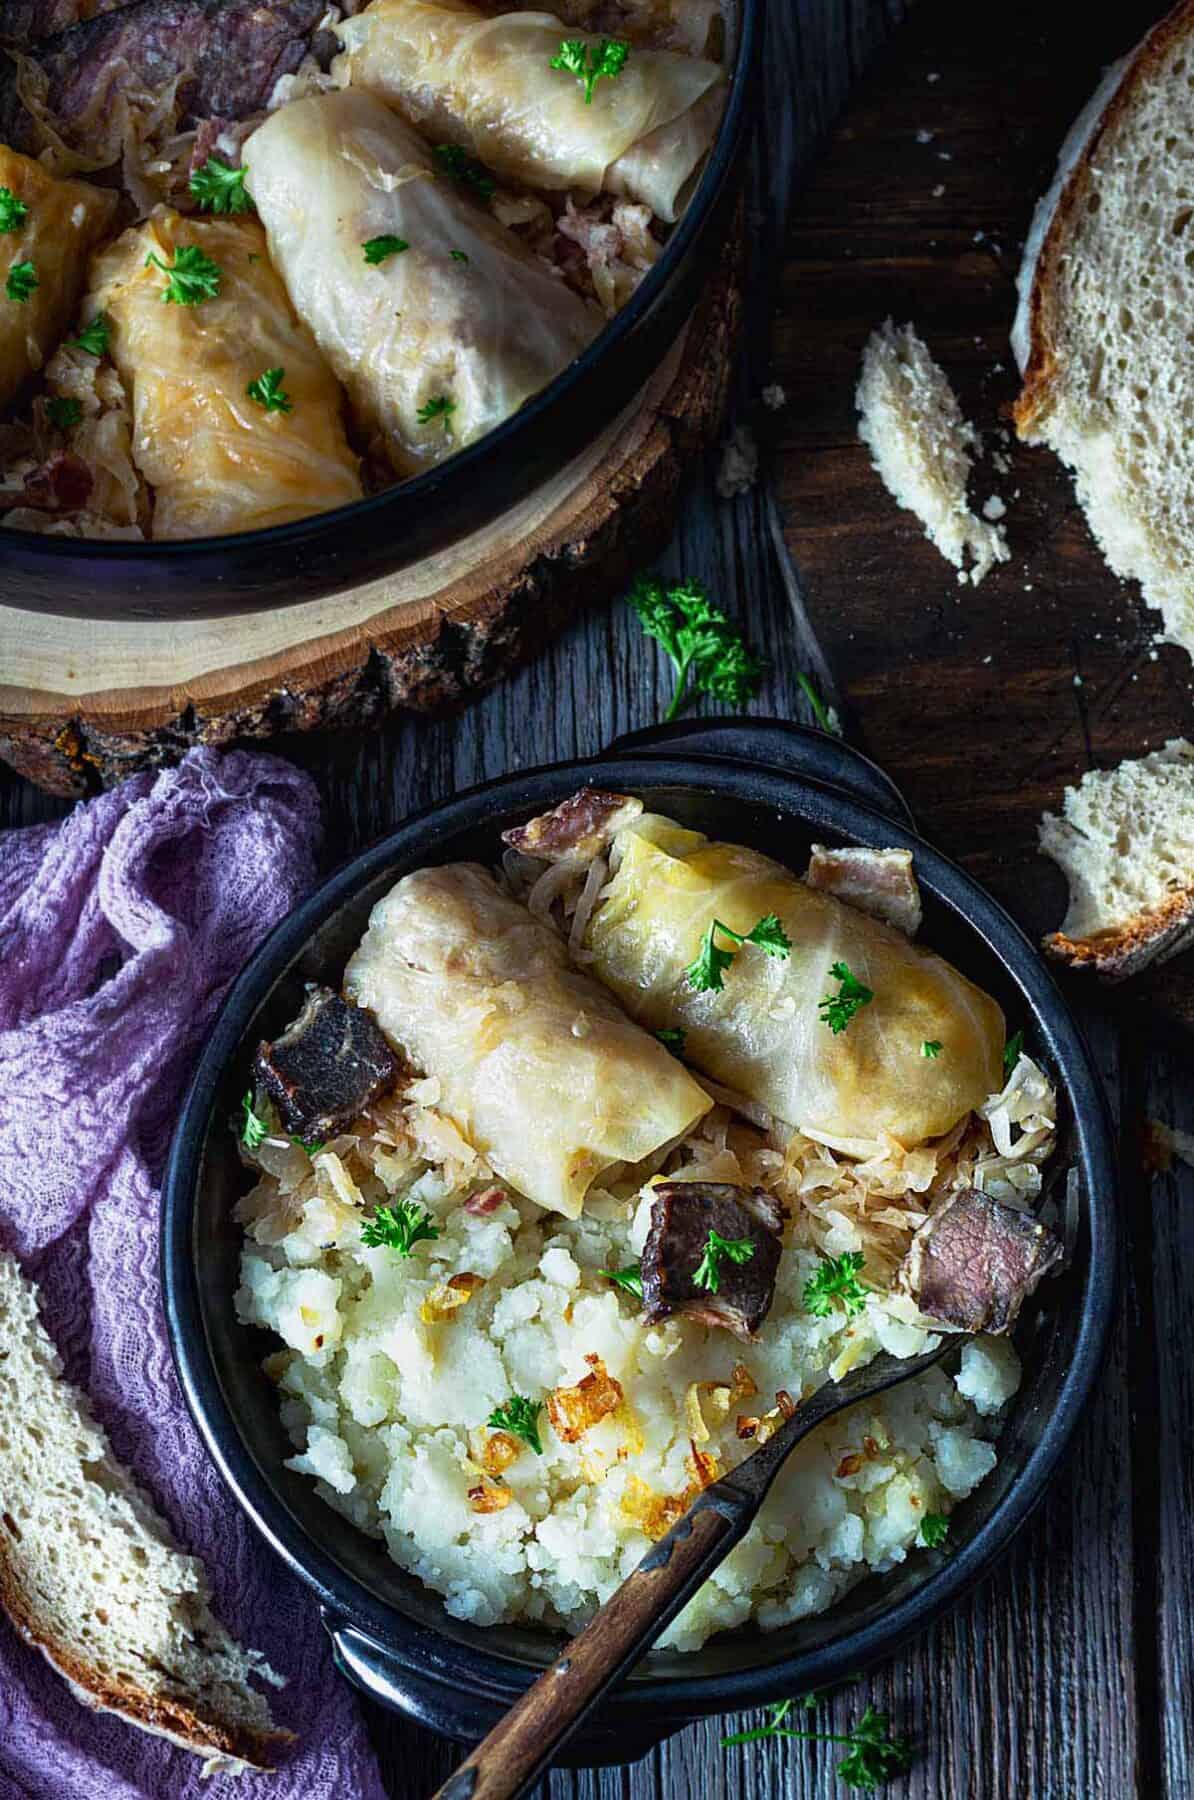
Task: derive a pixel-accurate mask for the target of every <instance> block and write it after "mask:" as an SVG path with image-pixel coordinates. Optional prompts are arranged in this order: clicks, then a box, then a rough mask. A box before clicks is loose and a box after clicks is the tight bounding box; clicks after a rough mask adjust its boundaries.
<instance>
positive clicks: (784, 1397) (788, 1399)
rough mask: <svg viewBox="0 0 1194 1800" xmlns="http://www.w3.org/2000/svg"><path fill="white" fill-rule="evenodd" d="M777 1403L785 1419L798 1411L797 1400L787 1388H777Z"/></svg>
mask: <svg viewBox="0 0 1194 1800" xmlns="http://www.w3.org/2000/svg"><path fill="white" fill-rule="evenodd" d="M775 1404H776V1405H777V1406H778V1407H779V1410H780V1412H781V1413H782V1414H783V1415H784V1418H785V1419H790V1418H791V1417H792V1414H793V1413H794V1412H795V1411H796V1402H795V1401H794V1400H793V1398H792V1396H791V1394H789V1392H788V1390H787V1388H778V1389H777V1390H776V1395H775Z"/></svg>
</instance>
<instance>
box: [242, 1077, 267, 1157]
mask: <svg viewBox="0 0 1194 1800" xmlns="http://www.w3.org/2000/svg"><path fill="white" fill-rule="evenodd" d="M240 1104H241V1110H242V1112H243V1113H244V1118H243V1120H242V1121H241V1128H240V1141H241V1143H242V1144H243V1145H244V1147H245V1149H246V1150H256V1149H257V1148H258V1146H259V1145H260V1144H261V1143H262V1142H263V1141H264V1140H265V1139H266V1138H267V1137H268V1136H269V1126H268V1125H267V1124H266V1122H265V1120H264V1119H263V1118H261V1116H260V1115H259V1114H258V1113H255V1112H254V1111H253V1090H252V1088H250V1089H249V1091H248V1093H247V1094H246V1095H245V1097H244V1099H243V1100H242V1101H241V1103H240Z"/></svg>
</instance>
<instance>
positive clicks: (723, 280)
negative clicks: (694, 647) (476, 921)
mask: <svg viewBox="0 0 1194 1800" xmlns="http://www.w3.org/2000/svg"><path fill="white" fill-rule="evenodd" d="M741 262H742V234H741V233H740V232H736V233H735V234H734V235H733V237H732V239H731V241H730V243H728V244H727V246H726V249H725V252H724V254H723V258H722V262H721V266H720V267H719V269H718V271H717V273H716V275H715V277H714V278H713V279H712V280H711V281H710V283H709V285H708V287H707V288H706V290H705V293H704V295H703V297H702V299H701V302H700V304H699V306H698V308H697V311H696V313H695V314H694V315H693V318H692V319H691V321H690V322H689V325H688V326H687V328H686V330H685V332H684V333H683V335H682V337H681V339H680V341H679V342H678V343H677V344H676V345H675V346H674V348H673V349H672V351H671V352H670V354H669V355H668V356H667V357H666V358H665V360H664V361H663V362H662V363H661V364H660V367H659V368H658V370H657V371H656V373H655V374H654V376H653V377H652V378H651V380H650V381H649V382H648V384H647V386H646V387H645V388H644V389H643V391H642V393H641V394H640V395H639V396H638V398H637V399H636V400H635V401H634V402H633V404H632V405H631V406H629V407H628V408H627V409H626V410H625V411H624V412H623V413H622V415H621V416H620V417H619V418H618V419H617V420H616V421H615V422H614V424H613V425H611V426H610V427H609V428H608V430H606V431H605V432H604V433H603V434H602V435H601V437H600V438H598V439H597V441H596V442H595V443H593V444H592V445H591V446H589V448H588V449H587V450H585V451H584V452H583V453H582V454H581V455H580V456H578V457H576V458H575V459H574V460H573V461H572V462H571V463H569V464H567V465H566V466H565V467H563V468H562V469H561V470H560V471H559V472H558V474H557V475H556V476H555V477H554V478H553V479H552V480H551V481H550V482H548V483H547V484H546V485H545V486H543V487H542V488H540V489H538V490H537V491H536V492H535V493H533V494H532V495H531V496H530V497H529V498H528V499H527V500H525V501H523V502H522V504H521V505H519V506H517V507H516V508H514V509H513V510H512V511H511V512H508V513H506V514H504V515H503V516H502V517H501V518H500V519H498V520H496V521H495V522H494V523H492V524H490V525H488V526H486V527H485V528H484V529H483V530H481V531H477V532H474V533H473V534H471V535H470V536H469V537H467V538H464V539H462V540H461V541H460V542H459V543H457V544H454V545H452V546H451V547H450V548H449V549H448V550H445V551H443V552H441V553H440V554H438V555H436V556H433V557H429V558H427V559H425V560H424V561H422V562H420V563H419V564H417V565H416V566H415V567H413V568H411V569H406V570H403V571H402V572H401V573H399V574H397V575H394V576H391V577H388V578H387V579H385V580H382V581H376V582H372V583H369V584H368V585H367V586H364V587H361V588H357V589H353V590H350V591H348V592H345V593H340V594H335V595H332V596H330V597H328V598H327V599H325V600H318V601H307V602H304V603H302V604H299V605H295V606H291V607H284V608H281V609H276V610H273V611H269V612H260V613H247V614H243V613H242V614H238V615H236V616H233V617H229V618H214V619H203V620H193V621H192V620H187V621H179V620H176V619H171V618H170V617H169V616H165V615H164V616H163V617H162V618H161V619H159V620H149V621H131V622H127V623H126V622H113V621H110V620H100V621H91V620H86V619H70V618H60V617H56V616H53V615H49V614H44V613H33V612H26V611H22V610H21V609H20V608H17V607H12V606H0V756H3V757H4V758H5V759H6V760H7V761H8V762H10V763H11V764H12V766H13V767H14V768H15V769H17V770H19V772H20V773H21V774H23V775H27V776H28V777H29V778H30V779H31V780H32V781H35V782H37V783H38V784H39V786H41V787H44V788H46V789H48V790H49V791H50V792H51V793H56V794H66V795H82V794H86V793H89V792H93V791H95V790H96V789H97V788H100V787H107V786H109V785H111V784H112V783H113V782H115V781H119V780H121V779H122V778H123V777H124V776H126V775H129V774H131V773H133V772H134V771H136V770H138V769H144V768H153V767H157V766H160V765H161V764H163V763H166V762H170V761H173V760H175V759H176V758H177V757H178V756H179V755H180V754H181V752H182V751H183V750H185V749H186V748H188V747H189V746H190V745H192V744H220V743H226V742H228V741H229V740H230V739H232V738H246V737H247V738H264V737H271V736H273V735H275V734H277V733H279V732H290V731H311V730H315V729H319V728H334V729H340V730H345V729H354V728H358V727H360V726H363V725H368V724H371V723H372V722H373V721H374V720H376V719H378V718H379V717H381V716H382V715H384V714H385V713H387V712H390V711H392V710H394V709H396V708H399V707H406V708H412V709H415V710H419V711H431V710H434V709H437V708H441V707H443V706H445V705H447V704H449V703H451V702H453V701H456V700H459V699H460V698H462V697H463V696H464V695H465V694H467V693H468V692H469V691H471V690H473V689H476V688H479V687H482V686H485V685H487V684H488V683H490V682H492V681H494V680H496V679H497V678H498V677H499V676H501V675H503V674H505V673H506V672H507V671H508V670H509V669H510V668H511V667H512V666H513V665H514V664H515V663H516V662H517V661H518V660H520V659H521V658H522V657H524V656H525V655H527V654H528V653H529V652H530V651H531V650H532V649H534V648H536V647H538V646H539V645H540V644H542V643H543V642H544V641H545V639H546V637H547V636H548V634H549V633H550V632H552V631H554V630H555V629H557V628H558V627H559V626H560V625H561V624H562V623H563V621H564V620H565V619H567V618H568V617H570V616H571V615H573V614H574V613H576V612H577V611H578V610H579V609H580V608H582V607H584V606H586V605H588V604H590V603H591V602H593V601H595V600H598V599H605V598H608V597H609V596H610V595H611V594H612V593H614V592H616V591H617V590H618V589H619V588H620V587H623V586H625V584H626V582H627V580H628V579H629V577H630V576H631V575H632V574H633V573H634V571H635V570H636V569H638V568H640V567H641V566H642V564H643V563H644V562H645V561H649V560H650V559H651V558H653V557H654V556H655V555H657V553H658V552H659V550H660V549H661V548H662V547H663V545H664V544H665V543H666V542H667V539H668V537H669V536H670V534H671V531H672V528H673V524H674V521H675V509H676V503H677V496H678V493H679V491H680V487H681V483H682V478H683V476H684V474H685V471H686V469H687V467H688V466H689V465H690V464H691V463H692V462H693V461H694V459H695V458H696V457H697V456H698V455H699V454H700V453H701V452H702V451H703V450H704V449H705V448H707V446H708V445H709V444H710V443H711V442H712V440H713V439H714V437H715V436H716V433H717V429H718V425H719V422H720V419H721V416H722V412H723V410H724V405H725V399H726V392H727V386H728V380H729V368H730V361H731V355H732V350H733V345H734V341H735V337H736V334H737V328H738V318H739V312H740V305H741V292H742V272H741Z"/></svg>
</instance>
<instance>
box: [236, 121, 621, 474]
mask: <svg viewBox="0 0 1194 1800" xmlns="http://www.w3.org/2000/svg"><path fill="white" fill-rule="evenodd" d="M245 161H246V163H247V164H248V166H249V178H248V186H249V188H250V190H251V191H252V195H253V199H254V200H255V202H256V204H257V210H258V212H259V213H260V214H261V218H262V220H263V222H264V224H265V228H266V231H267V232H268V234H269V241H270V249H271V251H272V253H273V258H274V261H275V263H276V264H277V266H278V268H279V269H280V270H281V272H282V276H283V279H284V280H285V282H286V285H287V287H288V288H289V290H290V295H291V298H292V300H293V301H294V304H295V305H296V306H297V308H298V310H299V312H300V313H301V314H302V315H303V317H304V318H305V319H306V320H307V322H308V324H309V325H310V326H311V329H312V330H313V331H314V333H315V336H316V338H317V340H318V342H319V344H320V346H321V347H322V349H323V351H324V354H325V355H326V356H327V358H328V360H329V361H330V362H331V364H332V367H333V368H334V369H335V371H336V373H337V374H338V375H339V377H340V379H341V381H342V382H343V383H344V385H345V387H346V388H347V389H348V392H349V395H350V397H351V400H352V404H353V407H354V409H355V412H356V415H357V417H358V419H359V420H360V421H361V423H362V425H363V426H364V427H366V428H367V429H368V430H370V431H372V432H377V433H379V434H380V435H381V438H382V440H383V442H384V445H385V448H386V450H387V452H388V454H389V458H390V461H391V462H392V464H393V466H394V468H395V469H396V470H397V472H398V474H399V475H410V474H414V473H415V472H416V471H417V470H418V469H420V468H422V467H426V466H427V465H428V464H431V463H437V462H442V461H443V460H444V458H445V457H448V456H450V455H451V454H452V452H453V451H454V450H456V449H458V448H460V446H461V445H463V444H468V443H471V442H472V441H473V440H474V439H475V438H479V437H483V436H484V435H485V433H486V432H487V431H491V430H492V429H493V427H494V426H495V425H498V424H500V423H501V421H502V420H503V419H505V418H508V417H509V415H510V414H511V413H512V412H516V411H517V410H518V408H519V407H520V406H521V405H522V403H523V401H524V400H528V399H529V398H530V397H531V395H532V394H534V393H537V392H538V390H539V389H540V388H542V387H545V386H546V385H547V383H548V382H549V381H551V380H552V378H553V377H554V376H556V375H558V374H559V372H560V370H561V369H563V368H565V367H566V365H567V364H568V363H570V362H571V361H572V360H573V359H574V358H575V357H576V356H577V355H578V354H579V353H580V351H581V350H583V349H584V347H585V345H586V344H587V343H588V342H589V341H590V339H591V338H593V337H595V336H596V335H597V332H598V331H600V329H601V327H602V326H603V324H604V323H605V321H604V319H603V318H602V316H601V314H600V312H599V311H598V310H597V308H596V307H591V306H589V305H587V304H586V303H585V302H584V301H583V300H581V299H580V298H579V297H578V296H577V295H576V294H574V293H573V292H572V290H571V289H570V288H568V287H566V286H565V285H564V283H563V282H562V281H561V280H560V279H559V278H558V277H557V276H555V275H553V274H552V273H551V271H550V269H549V268H548V267H547V265H546V263H544V262H542V261H540V259H539V258H538V257H535V256H532V255H531V253H530V252H529V251H528V250H526V249H524V248H523V246H522V244H520V243H519V241H518V239H517V238H516V237H515V236H514V234H513V232H511V231H508V230H507V229H506V227H505V226H504V225H499V224H498V222H497V220H496V219H492V218H491V217H490V216H489V214H488V213H487V212H485V211H484V209H483V208H481V207H480V206H478V205H477V204H476V203H475V202H474V201H472V200H471V199H469V198H468V197H467V196H465V195H463V194H462V193H461V192H460V191H459V189H458V188H457V187H456V185H455V183H454V182H453V181H452V180H451V179H450V178H449V177H448V176H447V175H446V174H444V172H443V171H437V170H436V169H435V168H434V166H433V162H432V155H431V152H430V150H429V149H428V147H427V145H426V144H424V143H423V142H422V141H421V140H420V138H419V137H418V136H417V135H416V134H415V132H413V131H412V130H411V129H410V127H409V126H408V125H406V124H404V123H403V121H402V120H401V119H400V118H398V117H397V115H396V114H395V113H392V112H391V111H390V110H389V109H388V107H385V106H383V105H382V103H381V101H380V100H375V99H374V98H373V97H372V96H371V95H369V94H362V93H352V92H344V93H336V94H322V95H318V96H315V97H313V98H311V99H307V100H296V101H294V102H293V103H292V104H291V105H289V106H283V107H280V108H279V110H278V111H277V112H276V113H274V114H273V115H272V116H271V117H270V118H269V119H267V121H266V122H265V124H264V125H262V126H260V127H259V128H258V130H257V131H255V132H254V133H253V136H252V137H251V138H250V139H249V141H248V143H247V145H246V146H245Z"/></svg>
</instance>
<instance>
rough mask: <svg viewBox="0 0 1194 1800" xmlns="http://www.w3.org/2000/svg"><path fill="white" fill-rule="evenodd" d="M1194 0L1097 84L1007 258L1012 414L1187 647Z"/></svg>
mask: <svg viewBox="0 0 1194 1800" xmlns="http://www.w3.org/2000/svg"><path fill="white" fill-rule="evenodd" d="M1192 316H1194V0H1182V4H1180V5H1179V6H1176V7H1175V8H1174V10H1173V11H1172V12H1171V13H1170V14H1169V15H1168V17H1167V18H1165V19H1162V20H1161V22H1160V23H1159V24H1158V25H1156V26H1154V28H1153V29H1152V31H1150V32H1149V34H1148V36H1147V37H1146V38H1144V39H1143V41H1142V42H1141V43H1140V44H1139V45H1137V47H1136V49H1135V50H1134V51H1132V53H1131V54H1130V55H1129V56H1127V57H1126V58H1125V59H1124V60H1123V62H1122V63H1120V64H1117V65H1116V66H1115V67H1114V68H1113V69H1111V70H1109V71H1108V74H1107V76H1106V77H1105V78H1104V81H1103V83H1102V84H1101V86H1100V87H1099V89H1098V91H1097V92H1096V93H1095V95H1094V96H1093V98H1092V100H1091V101H1090V103H1089V104H1088V105H1087V106H1086V108H1085V109H1084V111H1083V112H1082V114H1081V116H1080V117H1079V119H1078V120H1077V121H1076V123H1075V125H1074V127H1073V129H1072V130H1071V132H1070V135H1069V137H1068V138H1067V139H1066V142H1065V144H1064V145H1063V147H1062V152H1061V158H1060V162H1059V165H1058V172H1057V178H1056V180H1055V181H1054V183H1053V186H1052V187H1051V188H1050V190H1049V192H1048V193H1047V194H1046V195H1045V198H1044V199H1043V200H1042V201H1041V203H1040V205H1039V206H1038V208H1037V211H1036V216H1035V218H1034V220H1033V224H1032V229H1031V231H1030V233H1029V237H1028V241H1027V243H1026V245H1025V253H1024V260H1023V264H1022V267H1021V270H1020V306H1019V310H1018V313H1017V318H1016V323H1015V326H1014V328H1013V332H1012V345H1013V348H1014V350H1015V353H1016V358H1017V361H1018V362H1019V364H1020V369H1021V372H1022V375H1023V378H1024V383H1023V388H1022V391H1021V394H1020V397H1019V400H1018V401H1017V403H1016V413H1015V417H1016V428H1017V431H1018V432H1019V435H1020V436H1021V437H1022V438H1023V439H1024V440H1025V441H1026V442H1028V443H1036V444H1048V445H1050V446H1051V447H1052V449H1054V450H1055V451H1056V452H1057V454H1058V455H1059V456H1061V457H1062V458H1063V459H1064V460H1065V461H1066V462H1067V463H1068V464H1069V465H1070V467H1071V468H1072V469H1073V472H1074V479H1075V484H1076V487H1077V492H1078V499H1079V500H1080V502H1081V504H1082V506H1083V507H1084V508H1085V511H1086V515H1087V518H1088V519H1089V521H1090V526H1091V529H1092V531H1093V532H1094V535H1095V537H1096V538H1097V539H1098V541H1099V544H1100V546H1101V548H1102V550H1103V553H1104V555H1105V556H1106V558H1107V561H1108V562H1109V563H1110V564H1111V567H1112V568H1113V569H1114V570H1115V572H1116V574H1117V575H1121V576H1126V577H1130V578H1133V579H1135V580H1137V581H1139V582H1140V584H1141V587H1142V589H1143V592H1144V598H1145V600H1146V602H1147V603H1148V605H1149V606H1153V607H1157V608H1159V609H1160V611H1161V613H1162V615H1163V616H1164V621H1165V631H1166V635H1167V636H1168V637H1169V638H1170V639H1171V640H1172V641H1173V642H1174V643H1178V644H1181V645H1183V646H1184V648H1185V649H1186V650H1188V651H1190V652H1191V653H1192V654H1194V448H1192V446H1191V442H1190V438H1189V422H1190V418H1191V416H1192V414H1194V345H1192V344H1191V338H1190V329H1191V324H1190V321H1191V317H1192Z"/></svg>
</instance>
